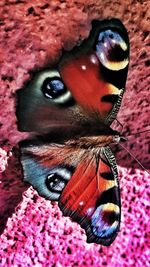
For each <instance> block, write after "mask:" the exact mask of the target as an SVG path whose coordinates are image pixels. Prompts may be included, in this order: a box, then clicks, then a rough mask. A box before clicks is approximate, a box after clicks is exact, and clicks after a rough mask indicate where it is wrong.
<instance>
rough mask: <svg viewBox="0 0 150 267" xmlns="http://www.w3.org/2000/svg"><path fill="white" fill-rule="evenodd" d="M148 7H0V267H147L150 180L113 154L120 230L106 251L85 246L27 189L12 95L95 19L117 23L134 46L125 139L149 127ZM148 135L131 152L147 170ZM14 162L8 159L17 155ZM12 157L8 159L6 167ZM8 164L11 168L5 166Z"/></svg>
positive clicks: (79, 233) (95, 1)
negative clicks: (119, 20) (117, 169)
mask: <svg viewBox="0 0 150 267" xmlns="http://www.w3.org/2000/svg"><path fill="white" fill-rule="evenodd" d="M148 13H149V1H148V0H147V1H128V0H122V1H119V0H118V1H115V0H112V1H107V0H103V1H101V0H88V1H86V0H76V1H75V0H65V1H61V0H54V1H50V0H32V1H27V0H19V1H16V0H9V1H5V0H1V2H0V18H1V22H0V23H1V24H0V25H1V26H0V146H1V149H0V172H1V174H0V192H1V196H0V231H1V237H0V267H7V266H8V267H9V266H10V267H16V266H17V267H18V266H21V267H22V266H25V267H27V266H29V267H30V266H36V267H40V266H41V267H43V266H44V267H46V266H48V267H49V266H50V267H51V266H52V267H60V266H62V267H64V266H67V267H69V266H109V267H126V266H131V267H132V266H133V267H143V266H144V267H149V266H150V262H149V254H150V232H149V217H150V210H149V198H150V196H149V192H150V190H149V178H150V177H149V174H148V173H147V172H146V171H144V170H142V168H141V167H140V166H139V165H137V164H135V163H134V161H133V159H131V157H129V155H128V153H127V151H125V150H121V149H119V150H118V149H116V150H117V151H116V158H117V159H118V166H119V173H120V175H119V180H120V187H121V196H122V223H121V230H120V233H119V235H118V237H117V239H116V240H115V242H114V243H113V244H112V245H111V246H110V247H108V248H106V247H101V246H99V245H94V244H87V243H86V241H85V240H86V237H85V235H84V231H83V230H82V229H81V228H80V227H79V226H78V225H77V224H76V223H72V222H71V221H70V219H69V218H64V217H62V216H61V212H60V211H59V209H58V207H57V204H54V203H51V202H49V201H46V200H45V199H43V198H41V197H39V196H38V195H37V193H36V192H35V191H34V190H33V189H32V188H29V187H28V185H25V184H24V183H23V181H22V172H21V165H20V162H19V151H18V148H17V143H18V142H19V141H20V140H22V139H24V138H26V137H27V134H26V133H20V132H18V131H17V127H16V122H17V121H16V116H15V111H16V110H15V109H16V98H15V92H16V90H18V89H20V88H21V87H22V86H23V85H24V84H25V82H26V81H28V79H29V78H30V75H31V71H36V70H37V69H39V68H41V69H42V68H44V67H49V66H52V65H53V63H57V62H58V60H59V57H60V55H61V51H62V47H63V48H65V49H68V50H69V49H71V48H72V47H73V46H74V45H75V44H76V43H77V42H79V41H81V40H82V39H83V38H85V37H86V36H88V33H89V30H90V21H91V20H92V19H93V18H99V19H101V18H107V17H118V18H120V19H121V20H122V21H123V23H124V24H125V26H126V27H127V29H128V32H129V37H130V41H131V62H130V69H129V76H128V82H127V90H126V94H125V96H124V99H123V103H122V107H121V109H120V112H119V115H118V119H119V121H121V123H122V124H123V132H124V134H125V135H126V136H127V135H130V134H131V133H136V132H139V131H142V130H144V129H147V126H148V125H149V111H150V110H149V73H150V62H149V58H150V50H149V46H148V44H149V36H148V29H149V21H148ZM148 144H149V134H143V135H142V134H141V135H139V136H138V137H136V138H135V136H132V137H131V138H129V142H127V144H126V146H127V147H128V148H129V149H130V151H132V152H133V153H134V155H135V156H137V158H138V159H140V161H141V162H142V164H143V165H144V166H145V167H146V168H149V162H150V161H149V154H148V151H149V147H148ZM12 147H13V150H12V156H11V157H10V156H9V155H10V154H9V153H8V152H9V151H10V150H11V149H12ZM8 157H9V159H8ZM7 163H8V164H7Z"/></svg>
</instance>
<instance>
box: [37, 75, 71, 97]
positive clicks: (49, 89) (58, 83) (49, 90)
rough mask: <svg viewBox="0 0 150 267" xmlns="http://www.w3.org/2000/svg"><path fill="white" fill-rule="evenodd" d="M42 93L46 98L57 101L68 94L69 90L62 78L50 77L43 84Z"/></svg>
mask: <svg viewBox="0 0 150 267" xmlns="http://www.w3.org/2000/svg"><path fill="white" fill-rule="evenodd" d="M41 89H42V92H43V94H44V96H45V97H46V98H50V99H55V98H57V97H60V96H62V95H63V94H65V93H66V92H67V88H66V86H65V84H64V83H63V81H62V80H61V78H59V77H57V76H56V77H51V78H50V77H48V78H46V79H45V80H44V82H43V84H42V88H41Z"/></svg>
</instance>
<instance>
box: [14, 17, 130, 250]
mask: <svg viewBox="0 0 150 267" xmlns="http://www.w3.org/2000/svg"><path fill="white" fill-rule="evenodd" d="M128 65H129V39H128V34H127V31H126V29H125V27H124V25H123V24H122V22H121V21H120V20H118V19H114V18H113V19H105V20H101V21H98V20H94V21H93V22H92V29H91V32H90V34H89V37H88V38H87V39H86V40H84V41H83V42H82V44H80V45H79V46H76V47H75V48H74V49H73V50H72V51H69V52H64V53H63V55H62V57H61V59H60V61H59V64H58V66H57V68H56V69H46V70H42V71H39V72H37V73H36V74H35V75H34V76H33V78H32V79H31V80H30V81H29V83H28V84H27V85H26V86H25V88H23V89H21V90H19V91H18V95H17V97H18V104H17V118H18V128H19V130H20V131H26V132H34V134H35V136H34V138H33V139H32V138H31V139H30V140H26V141H23V142H22V143H21V144H20V148H21V162H22V166H23V172H24V180H25V181H27V182H29V183H30V184H31V185H32V186H33V187H34V188H35V189H36V190H37V191H38V193H39V195H41V196H43V197H45V198H46V199H48V200H51V201H58V205H59V207H60V209H61V211H62V213H63V215H64V216H69V217H70V218H71V219H73V221H76V222H78V223H79V224H80V226H81V227H82V228H84V229H85V232H86V235H87V242H89V243H91V242H93V243H97V244H102V245H104V246H108V245H110V244H111V243H112V242H113V240H114V239H115V238H116V236H117V233H118V231H119V227H120V216H121V202H120V192H119V182H118V173H117V166H116V161H115V157H114V155H113V153H112V151H111V148H110V144H111V143H116V142H119V141H120V140H121V136H120V134H119V132H117V131H114V130H113V129H112V128H111V127H110V125H111V124H112V122H113V121H114V119H115V118H116V116H117V113H118V110H119V108H120V105H121V100H122V97H123V94H124V91H125V83H126V79H127V72H128Z"/></svg>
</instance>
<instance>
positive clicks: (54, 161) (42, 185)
mask: <svg viewBox="0 0 150 267" xmlns="http://www.w3.org/2000/svg"><path fill="white" fill-rule="evenodd" d="M57 150H58V147H57V146H55V145H53V146H51V145H48V146H47V147H46V146H45V148H43V149H42V148H41V146H39V147H38V146H36V147H35V146H31V147H30V148H29V147H27V148H23V149H22V164H23V169H24V176H25V181H28V182H29V183H31V184H32V186H33V187H34V188H35V189H36V190H37V191H38V193H39V194H40V195H41V196H44V197H45V198H47V199H49V200H56V201H58V204H59V207H60V209H61V210H62V212H63V215H65V216H69V217H71V218H72V219H73V220H74V221H76V222H78V223H79V224H80V225H81V227H83V228H84V229H85V231H86V234H87V241H88V242H95V243H98V244H103V245H109V244H111V243H112V241H113V240H114V238H115V237H116V234H117V232H118V229H119V224H120V195H119V188H118V180H117V170H116V163H115V159H114V156H113V155H112V152H111V150H110V148H109V147H108V146H107V147H103V148H101V149H100V150H99V151H97V150H93V151H92V152H91V151H88V150H86V149H83V148H82V149H74V148H73V147H68V148H66V146H60V147H59V154H58V153H57V152H58V151H57ZM67 150H68V151H67ZM64 152H65V154H64ZM67 152H68V153H67ZM49 155H51V157H50V156H49ZM62 155H64V158H62ZM77 155H78V158H77ZM73 158H74V160H72V159H73ZM75 158H76V160H75Z"/></svg>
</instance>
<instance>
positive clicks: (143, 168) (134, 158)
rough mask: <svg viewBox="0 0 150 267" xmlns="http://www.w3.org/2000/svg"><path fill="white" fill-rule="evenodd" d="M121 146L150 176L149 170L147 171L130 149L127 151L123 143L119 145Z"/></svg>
mask: <svg viewBox="0 0 150 267" xmlns="http://www.w3.org/2000/svg"><path fill="white" fill-rule="evenodd" d="M119 145H120V146H121V147H122V148H124V149H125V150H126V151H127V152H128V153H129V154H130V156H131V157H132V158H133V159H134V160H135V161H136V162H137V163H138V164H139V165H140V166H141V167H142V169H143V170H145V171H146V172H147V173H148V174H150V172H149V171H148V169H146V168H145V167H144V166H143V165H142V164H141V162H140V161H139V160H138V159H137V158H136V157H135V156H134V155H133V154H132V153H131V152H130V151H129V149H127V148H126V147H125V146H124V145H122V144H121V143H119Z"/></svg>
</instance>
